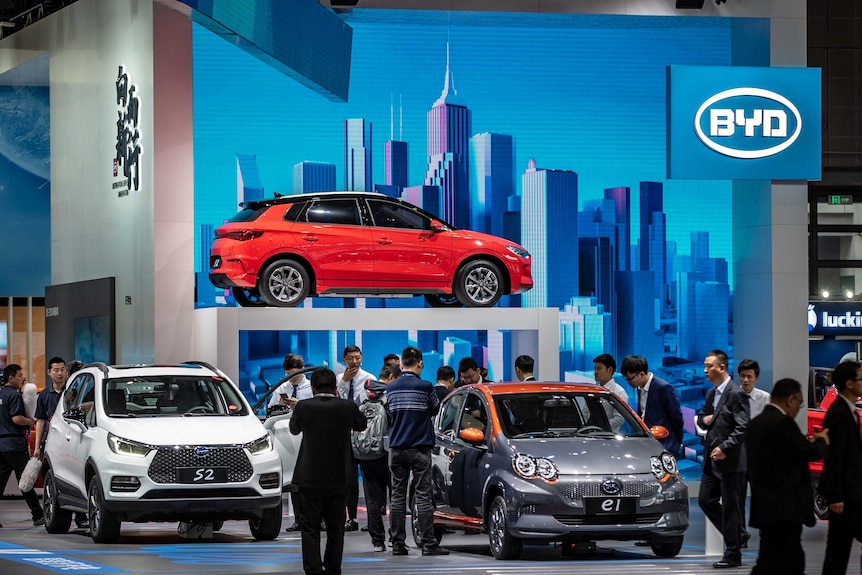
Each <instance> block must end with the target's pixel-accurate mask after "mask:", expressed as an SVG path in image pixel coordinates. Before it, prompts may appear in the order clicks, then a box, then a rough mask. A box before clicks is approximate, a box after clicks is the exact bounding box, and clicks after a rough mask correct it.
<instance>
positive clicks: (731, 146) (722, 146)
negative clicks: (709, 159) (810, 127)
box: [694, 88, 802, 159]
mask: <svg viewBox="0 0 862 575" xmlns="http://www.w3.org/2000/svg"><path fill="white" fill-rule="evenodd" d="M694 130H695V132H696V133H697V137H698V139H700V141H701V142H703V143H704V145H706V146H707V147H708V148H710V149H712V150H715V151H716V152H718V153H720V154H724V155H725V156H730V157H731V158H740V159H756V158H766V157H769V156H774V155H775V154H778V153H780V152H782V151H784V150H786V149H787V148H789V147H790V146H792V145H793V142H795V141H796V139H797V138H799V133H800V132H801V131H802V115H801V114H800V113H799V110H798V109H797V108H796V106H794V105H793V102H791V101H790V100H788V99H787V98H785V97H784V96H782V95H781V94H777V93H776V92H772V91H770V90H764V89H762V88H733V89H730V90H724V91H723V92H719V93H718V94H715V95H714V96H711V97H710V98H708V99H707V100H706V101H705V102H704V103H703V104H701V105H700V108H698V110H697V114H695V117H694Z"/></svg>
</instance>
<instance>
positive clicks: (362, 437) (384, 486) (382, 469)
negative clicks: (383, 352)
mask: <svg viewBox="0 0 862 575" xmlns="http://www.w3.org/2000/svg"><path fill="white" fill-rule="evenodd" d="M400 375H401V368H400V367H398V366H396V365H390V364H386V365H384V366H383V368H382V369H381V370H380V379H379V381H375V380H373V379H369V380H368V382H366V384H365V395H366V398H365V399H364V400H363V401H362V404H360V406H359V411H360V413H362V415H363V416H364V417H365V419H366V421H367V426H366V427H365V429H364V430H363V431H355V432H353V437H352V439H351V444H352V446H353V457H354V458H355V459H356V460H357V461H358V462H359V468H360V469H361V470H362V488H363V490H364V491H365V507H366V509H367V510H368V534H369V535H370V536H371V544H372V545H373V546H374V551H376V552H378V553H382V552H384V551H386V528H385V527H384V526H383V515H384V514H385V512H386V494H387V492H388V491H389V486H390V485H391V481H390V475H389V453H388V451H387V449H386V437H387V435H388V434H389V415H388V414H387V413H386V384H388V383H389V382H390V381H392V380H394V379H395V378H397V377H399V376H400ZM363 529H365V528H363Z"/></svg>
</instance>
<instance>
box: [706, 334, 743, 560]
mask: <svg viewBox="0 0 862 575" xmlns="http://www.w3.org/2000/svg"><path fill="white" fill-rule="evenodd" d="M703 372H704V374H705V375H706V379H707V380H708V381H709V382H710V383H711V384H712V385H713V386H715V387H713V388H712V389H710V390H709V391H707V392H706V399H705V401H704V404H703V408H702V409H701V410H700V412H699V413H698V414H697V424H698V426H699V427H700V428H701V429H706V430H707V432H706V438H705V439H704V449H703V475H702V476H701V479H700V493H699V494H698V504H699V505H700V508H701V509H702V510H703V514H704V515H706V517H707V519H709V520H710V522H712V524H713V525H715V527H716V528H717V529H718V530H719V531H721V534H722V536H723V537H724V547H725V551H724V556H723V557H722V558H721V560H720V561H717V562H715V563H713V564H712V566H713V567H715V568H717V569H724V568H729V567H739V566H740V565H742V551H741V547H742V545H743V544H747V541H743V536H742V533H743V531H744V529H743V527H744V525H743V519H742V518H743V515H742V505H743V503H744V501H745V469H746V467H745V463H746V461H745V446H744V444H743V441H744V438H745V428H746V427H747V426H748V396H747V395H746V394H745V392H744V391H742V388H741V387H739V386H738V385H737V384H735V383H734V382H733V381H731V380H730V375H729V374H728V372H727V354H726V353H724V352H723V351H720V350H717V349H716V350H713V351H711V352H709V353H708V354H707V356H706V359H704V360H703Z"/></svg>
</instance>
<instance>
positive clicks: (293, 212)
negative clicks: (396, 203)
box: [283, 202, 305, 222]
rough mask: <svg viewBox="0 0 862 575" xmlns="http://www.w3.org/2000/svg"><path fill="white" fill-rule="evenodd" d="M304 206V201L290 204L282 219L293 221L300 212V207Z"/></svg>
mask: <svg viewBox="0 0 862 575" xmlns="http://www.w3.org/2000/svg"><path fill="white" fill-rule="evenodd" d="M304 207H305V202H299V203H295V204H290V208H289V209H288V210H287V212H285V214H284V218H283V219H284V221H286V222H295V221H296V220H297V219H298V218H299V214H300V213H302V208H304Z"/></svg>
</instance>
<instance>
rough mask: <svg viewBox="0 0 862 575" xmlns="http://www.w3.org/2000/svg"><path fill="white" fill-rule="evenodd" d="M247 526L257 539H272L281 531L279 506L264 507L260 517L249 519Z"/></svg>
mask: <svg viewBox="0 0 862 575" xmlns="http://www.w3.org/2000/svg"><path fill="white" fill-rule="evenodd" d="M248 528H249V529H250V530H251V536H252V537H254V538H255V539H256V540H257V541H272V540H273V539H275V538H276V537H278V534H279V533H280V532H281V506H280V505H279V506H278V507H272V508H271V509H264V510H263V515H262V516H261V518H260V519H257V518H255V519H249V520H248Z"/></svg>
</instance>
